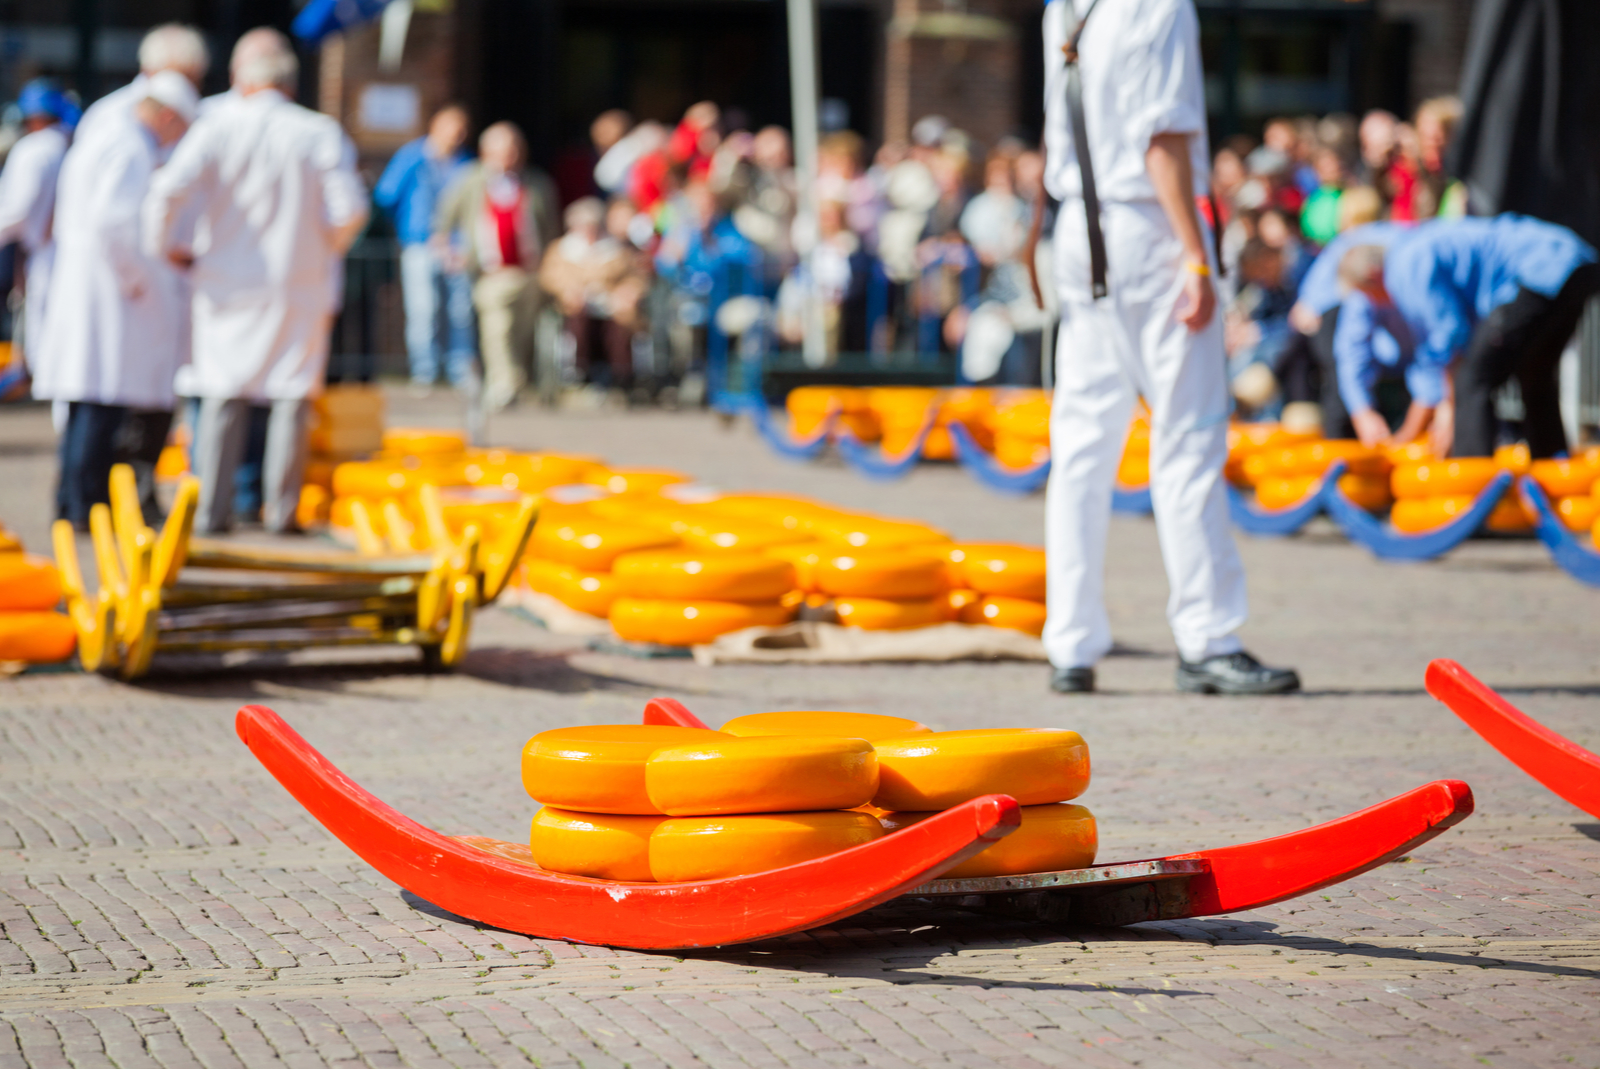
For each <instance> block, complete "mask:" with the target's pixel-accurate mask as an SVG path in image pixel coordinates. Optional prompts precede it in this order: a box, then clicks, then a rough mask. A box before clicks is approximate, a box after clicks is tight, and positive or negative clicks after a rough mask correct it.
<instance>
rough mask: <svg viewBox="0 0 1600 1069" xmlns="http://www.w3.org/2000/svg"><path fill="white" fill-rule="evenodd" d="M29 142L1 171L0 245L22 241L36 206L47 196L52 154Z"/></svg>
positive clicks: (13, 152)
mask: <svg viewBox="0 0 1600 1069" xmlns="http://www.w3.org/2000/svg"><path fill="white" fill-rule="evenodd" d="M41 147H43V146H42V145H39V144H37V143H34V144H30V143H29V142H28V140H27V139H23V140H22V141H19V142H17V144H16V146H15V147H14V148H12V150H11V155H10V156H8V157H7V158H6V165H5V169H4V170H0V245H9V244H11V243H12V242H13V241H16V240H18V239H19V238H21V237H22V235H23V231H24V230H26V229H27V226H28V220H29V219H31V218H32V217H33V211H34V206H35V205H36V204H38V203H39V198H40V197H41V196H43V195H44V194H45V192H46V191H45V188H44V183H45V179H46V177H47V175H48V173H49V170H50V159H49V153H47V152H41V151H39V148H41Z"/></svg>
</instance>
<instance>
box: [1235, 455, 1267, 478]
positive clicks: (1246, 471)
mask: <svg viewBox="0 0 1600 1069" xmlns="http://www.w3.org/2000/svg"><path fill="white" fill-rule="evenodd" d="M1271 476H1272V462H1271V461H1270V460H1268V459H1267V455H1266V454H1265V453H1249V454H1247V455H1246V456H1245V458H1244V459H1243V460H1241V461H1240V462H1239V478H1240V480H1241V481H1242V482H1243V483H1244V485H1246V486H1257V485H1259V484H1260V482H1261V480H1262V479H1267V478H1271Z"/></svg>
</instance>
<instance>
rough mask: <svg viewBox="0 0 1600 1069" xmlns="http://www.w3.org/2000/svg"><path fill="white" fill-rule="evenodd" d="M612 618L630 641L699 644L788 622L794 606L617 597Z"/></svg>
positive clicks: (622, 635)
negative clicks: (739, 632)
mask: <svg viewBox="0 0 1600 1069" xmlns="http://www.w3.org/2000/svg"><path fill="white" fill-rule="evenodd" d="M610 619H611V628H612V630H614V631H615V632H616V633H617V636H618V637H619V638H622V639H625V640H626V641H628V642H650V643H654V644H656V645H660V646H698V645H700V644H702V643H705V642H710V641H711V640H712V639H714V638H716V637H717V636H718V635H725V634H727V633H728V632H730V631H742V630H744V629H745V628H747V627H777V626H779V625H780V624H786V623H788V622H789V621H790V620H792V619H794V610H793V609H792V608H790V607H788V606H786V605H783V604H780V603H779V602H776V601H771V602H755V603H752V602H742V601H711V600H705V599H698V598H697V599H692V600H691V599H687V598H684V599H679V598H618V599H617V600H616V601H615V602H613V603H612V605H611V614H610Z"/></svg>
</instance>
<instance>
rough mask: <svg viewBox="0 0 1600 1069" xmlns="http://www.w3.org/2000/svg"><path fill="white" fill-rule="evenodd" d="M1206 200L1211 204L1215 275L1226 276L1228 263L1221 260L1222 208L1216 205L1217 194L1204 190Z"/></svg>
mask: <svg viewBox="0 0 1600 1069" xmlns="http://www.w3.org/2000/svg"><path fill="white" fill-rule="evenodd" d="M1206 201H1207V202H1208V203H1209V204H1210V205H1211V252H1212V254H1213V255H1215V256H1216V258H1217V277H1218V278H1227V277H1228V265H1227V264H1225V263H1223V262H1222V209H1221V208H1220V207H1218V206H1217V195H1216V194H1215V193H1213V192H1212V191H1211V190H1209V189H1208V190H1206Z"/></svg>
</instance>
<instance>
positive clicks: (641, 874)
mask: <svg viewBox="0 0 1600 1069" xmlns="http://www.w3.org/2000/svg"><path fill="white" fill-rule="evenodd" d="M665 819H666V818H665V817H641V816H618V815H616V814H612V813H580V812H576V811H574V810H571V809H555V808H552V807H551V806H545V807H544V808H543V809H540V810H539V812H537V813H535V814H534V815H533V827H532V829H531V830H530V831H529V832H528V849H529V850H530V851H532V853H533V860H534V862H535V863H536V864H537V865H538V866H539V867H540V868H542V869H548V870H549V871H551V872H561V873H565V874H566V875H568V876H588V877H590V878H591V879H596V880H625V881H628V882H635V883H648V882H650V881H651V880H652V879H653V877H652V876H651V875H650V833H651V832H653V831H655V830H656V825H658V824H660V823H661V822H662V821H663V820H665Z"/></svg>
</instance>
